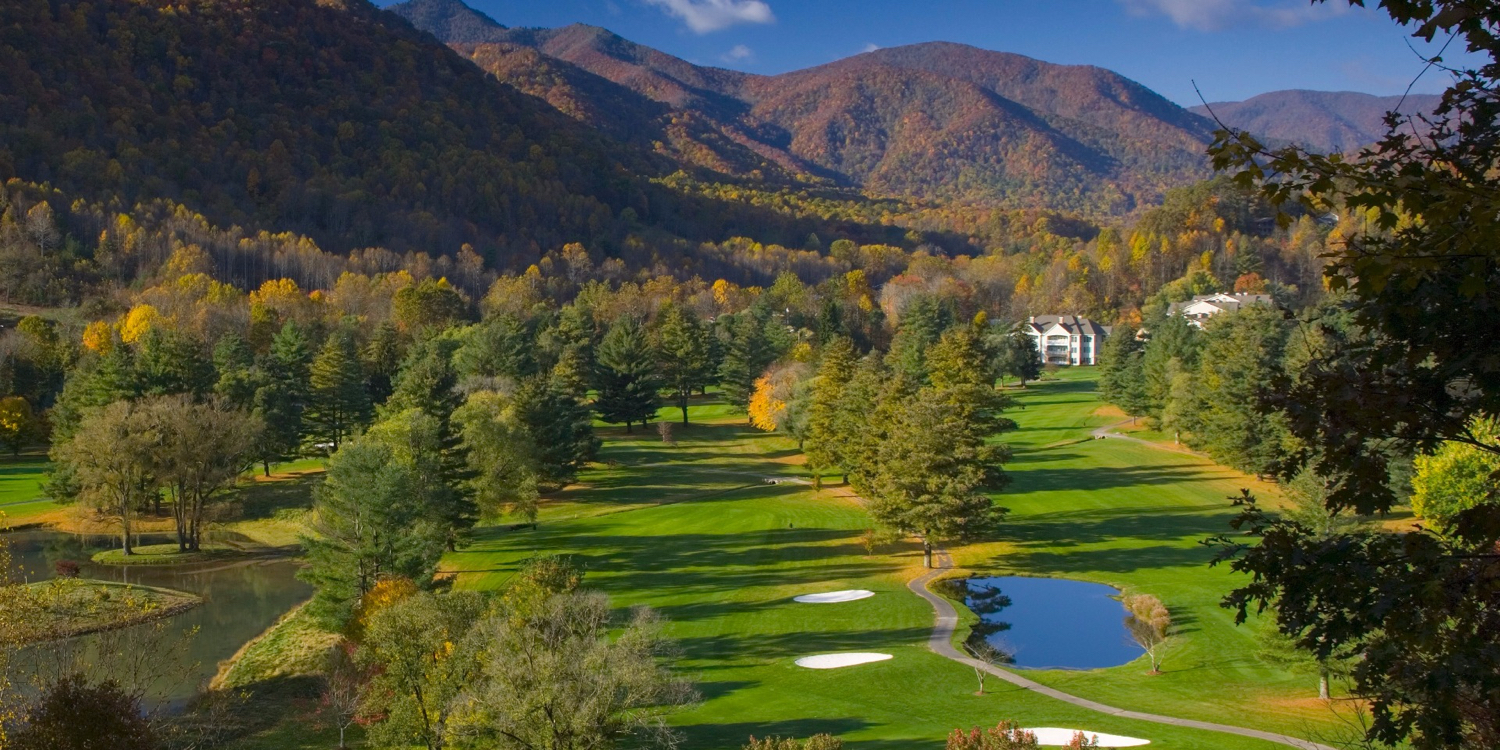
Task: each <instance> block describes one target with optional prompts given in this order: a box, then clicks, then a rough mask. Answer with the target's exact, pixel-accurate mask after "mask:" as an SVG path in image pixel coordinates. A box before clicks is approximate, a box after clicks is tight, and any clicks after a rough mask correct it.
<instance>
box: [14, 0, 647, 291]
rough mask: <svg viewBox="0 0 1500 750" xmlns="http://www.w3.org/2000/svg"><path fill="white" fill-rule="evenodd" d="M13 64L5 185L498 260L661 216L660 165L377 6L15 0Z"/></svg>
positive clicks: (328, 240)
mask: <svg viewBox="0 0 1500 750" xmlns="http://www.w3.org/2000/svg"><path fill="white" fill-rule="evenodd" d="M448 20H449V21H450V22H449V23H447V24H446V26H444V28H447V29H450V30H460V31H461V30H463V29H464V28H466V26H465V24H464V23H462V22H461V19H448ZM0 68H3V69H4V70H5V71H6V75H4V76H0V179H8V178H12V177H14V178H20V179H22V180H27V181H32V182H38V183H48V184H50V185H52V186H53V187H54V188H57V189H59V190H61V191H63V193H64V194H66V195H69V196H73V197H75V198H81V199H87V200H93V201H99V202H102V203H106V204H117V205H120V206H122V207H123V208H128V207H130V206H132V205H134V204H137V203H145V202H151V201H155V200H168V201H173V202H175V203H178V204H181V205H184V206H187V207H188V208H189V209H190V210H192V211H194V212H199V213H201V214H202V215H203V216H204V217H205V219H206V220H207V221H208V222H210V223H213V224H216V225H218V226H223V227H229V226H231V225H238V226H241V227H247V228H250V229H252V230H265V231H267V232H285V231H294V232H299V233H302V234H305V235H307V236H309V237H312V238H313V239H315V240H316V241H317V242H318V243H319V244H320V245H322V246H323V247H324V248H326V249H329V250H334V251H346V250H351V249H357V248H363V247H370V246H375V245H381V246H385V247H387V248H389V249H392V250H396V251H399V252H405V251H411V250H426V251H429V252H440V253H452V252H456V251H457V250H458V248H459V246H460V245H461V244H463V243H472V244H473V245H475V246H476V247H477V248H478V249H479V250H480V252H482V253H485V254H486V255H489V256H491V257H492V258H493V259H494V260H495V261H496V263H497V264H499V265H505V263H506V262H508V259H510V258H513V257H514V256H515V255H516V254H517V253H532V254H533V255H534V254H535V250H536V248H549V247H557V246H560V244H562V243H565V242H575V241H593V240H597V239H599V238H608V237H611V236H620V235H623V233H624V231H625V230H624V229H623V227H624V226H625V225H626V224H628V222H624V221H621V220H620V219H619V218H618V217H619V216H620V213H621V212H622V211H624V210H625V209H626V208H632V209H634V210H635V211H636V212H637V214H638V215H639V216H640V217H641V218H642V219H647V218H648V217H649V216H650V209H655V208H657V207H658V204H656V203H653V201H651V200H650V199H649V198H648V193H647V192H645V189H644V188H643V187H642V185H643V184H644V176H649V174H650V173H652V172H653V171H654V170H655V169H656V166H657V165H655V164H654V161H655V160H656V158H655V157H651V156H650V155H649V154H647V153H645V152H644V151H643V150H640V149H631V148H623V147H621V146H620V145H619V144H617V143H613V142H611V141H609V140H608V139H606V138H604V137H602V136H601V135H600V134H599V133H598V132H597V131H595V130H593V129H591V128H587V127H584V126H581V125H579V124H578V123H577V122H575V121H574V120H572V119H570V118H568V117H564V116H562V115H561V114H559V113H558V112H557V111H556V110H555V109H554V108H552V107H550V106H548V105H547V104H546V103H544V102H540V101H537V100H536V99H534V98H532V97H530V96H526V95H524V94H522V93H520V92H517V91H516V90H515V89H514V88H512V87H510V86H506V85H503V84H501V83H498V82H497V81H495V80H494V79H493V78H492V77H490V76H487V75H485V74H484V73H483V72H482V71H480V70H478V69H476V68H475V67H474V66H473V65H472V64H470V63H469V61H468V60H466V59H464V58H462V57H460V56H459V55H458V54H456V53H455V52H453V51H452V50H451V49H449V48H447V47H446V46H444V45H441V44H439V43H437V42H436V41H435V40H433V38H432V37H431V36H429V35H427V34H424V33H420V32H417V31H415V30H414V29H412V28H411V27H410V26H409V25H407V24H406V23H404V22H401V21H400V20H399V19H395V18H394V17H392V16H390V15H389V14H386V13H384V12H382V11H380V10H378V9H376V8H375V7H374V6H372V5H370V4H368V3H367V2H364V0H7V2H5V3H3V4H0ZM662 166H666V165H662ZM648 187H649V186H648ZM97 234H98V230H97V229H95V230H94V231H93V235H94V236H97Z"/></svg>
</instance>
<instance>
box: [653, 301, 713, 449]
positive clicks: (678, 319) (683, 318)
mask: <svg viewBox="0 0 1500 750" xmlns="http://www.w3.org/2000/svg"><path fill="white" fill-rule="evenodd" d="M656 349H657V356H658V358H659V361H660V368H661V369H660V371H661V374H662V381H663V382H664V383H665V384H666V386H667V389H668V390H670V391H672V394H673V395H674V396H675V397H676V398H677V407H678V408H679V409H681V410H682V423H683V424H687V423H688V397H689V396H691V395H693V392H694V391H696V390H698V389H699V388H700V387H703V386H705V385H707V384H708V381H709V379H710V375H711V374H712V373H713V370H714V363H713V361H712V359H711V358H710V354H711V352H710V351H709V345H708V332H707V331H706V330H705V329H704V328H703V324H702V323H701V322H699V321H698V319H697V318H694V317H693V316H692V315H691V314H689V313H688V312H687V311H686V310H684V309H683V308H682V307H680V306H678V305H673V304H669V305H667V306H666V307H664V308H663V309H662V312H661V319H660V320H659V321H658V323H657V328H656Z"/></svg>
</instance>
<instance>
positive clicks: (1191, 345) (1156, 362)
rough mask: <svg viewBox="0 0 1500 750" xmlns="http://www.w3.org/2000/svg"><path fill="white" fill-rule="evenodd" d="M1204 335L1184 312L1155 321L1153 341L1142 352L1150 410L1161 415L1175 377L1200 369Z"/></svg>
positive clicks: (1144, 382) (1144, 386)
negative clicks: (1200, 352)
mask: <svg viewBox="0 0 1500 750" xmlns="http://www.w3.org/2000/svg"><path fill="white" fill-rule="evenodd" d="M1201 337H1202V331H1200V330H1199V328H1198V327H1197V326H1195V325H1193V324H1192V323H1191V322H1189V321H1188V319H1187V318H1185V317H1183V316H1181V315H1167V316H1165V317H1164V318H1163V319H1162V320H1160V321H1159V322H1154V323H1152V325H1151V341H1150V343H1148V344H1147V345H1146V348H1145V351H1144V352H1143V353H1142V354H1141V378H1142V386H1143V389H1144V394H1145V399H1146V411H1147V412H1148V413H1150V414H1152V415H1154V416H1156V417H1158V418H1160V417H1162V416H1163V410H1164V409H1165V408H1166V406H1167V399H1168V398H1169V397H1170V396H1171V391H1172V379H1173V377H1174V376H1175V375H1177V374H1178V373H1181V372H1184V371H1191V370H1195V369H1197V367H1198V348H1199V346H1200V344H1201ZM1174 362H1175V363H1176V365H1175V366H1174V365H1173V363H1174Z"/></svg>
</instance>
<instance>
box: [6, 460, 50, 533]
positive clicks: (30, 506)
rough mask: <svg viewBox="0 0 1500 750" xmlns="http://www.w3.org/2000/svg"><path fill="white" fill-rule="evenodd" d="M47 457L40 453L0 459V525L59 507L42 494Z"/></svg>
mask: <svg viewBox="0 0 1500 750" xmlns="http://www.w3.org/2000/svg"><path fill="white" fill-rule="evenodd" d="M47 466H48V463H47V460H46V459H45V458H43V457H41V456H21V457H19V458H12V457H9V456H6V457H5V458H3V459H0V514H4V520H3V521H0V527H3V526H15V525H18V524H25V523H28V522H29V521H30V520H31V519H33V518H35V517H36V516H39V515H42V514H43V513H47V512H50V511H54V510H57V509H58V508H59V507H60V506H58V505H57V504H56V503H54V502H52V501H51V500H48V499H46V498H45V497H44V496H43V495H42V482H43V481H44V480H45V479H46V477H47Z"/></svg>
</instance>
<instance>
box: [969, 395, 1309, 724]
mask: <svg viewBox="0 0 1500 750" xmlns="http://www.w3.org/2000/svg"><path fill="white" fill-rule="evenodd" d="M1080 375H1086V373H1077V374H1075V375H1074V376H1073V377H1072V378H1068V379H1064V380H1063V381H1062V382H1057V383H1049V384H1045V385H1042V386H1040V387H1037V388H1035V389H1034V390H1035V392H1034V393H1032V394H1027V395H1026V396H1023V401H1024V403H1026V404H1027V408H1026V410H1025V411H1018V412H1016V413H1015V416H1016V419H1017V420H1018V421H1019V422H1020V423H1021V425H1022V429H1021V430H1020V432H1019V433H1016V434H1012V435H1009V436H1007V440H1008V442H1011V443H1012V444H1013V445H1014V446H1016V449H1017V450H1016V456H1015V459H1014V460H1013V462H1012V463H1011V464H1010V465H1009V466H1008V467H1007V470H1008V471H1009V472H1010V473H1011V475H1012V477H1013V478H1014V482H1013V484H1012V485H1011V486H1010V487H1009V488H1008V489H1007V491H1006V492H1005V493H1004V494H1003V495H1000V496H997V500H998V501H999V502H1001V503H1002V504H1004V505H1006V506H1007V507H1009V508H1010V509H1011V511H1012V512H1011V514H1010V516H1009V517H1008V518H1007V520H1006V524H1005V529H1004V531H1003V532H1002V541H1000V542H997V543H994V544H989V545H976V546H974V547H971V548H967V549H961V550H956V551H955V557H956V558H957V562H958V564H959V565H961V566H964V567H966V568H968V569H971V570H975V571H978V572H982V573H986V574H989V573H996V574H1008V575H1017V574H1019V575H1042V576H1047V575H1055V576H1065V577H1069V578H1077V579H1083V580H1089V581H1097V582H1101V583H1107V584H1110V585H1113V586H1116V587H1117V588H1121V589H1123V590H1125V592H1126V593H1148V594H1153V595H1155V596H1157V597H1159V598H1160V599H1161V600H1162V601H1163V602H1164V603H1165V604H1166V605H1167V606H1168V608H1169V609H1171V610H1172V612H1173V615H1174V621H1175V622H1176V624H1177V628H1178V633H1179V635H1178V637H1177V638H1176V639H1175V641H1174V643H1172V644H1171V645H1170V646H1169V647H1168V649H1167V652H1166V653H1167V656H1166V662H1165V664H1164V666H1163V669H1164V671H1165V674H1162V675H1157V676H1151V675H1147V674H1145V672H1146V665H1145V663H1144V660H1138V661H1136V662H1134V663H1132V664H1129V665H1126V666H1122V667H1117V668H1113V669H1105V670H1095V671H1086V672H1070V671H1047V672H1027V673H1026V674H1027V676H1029V677H1032V678H1033V679H1036V680H1038V681H1039V682H1043V683H1045V684H1048V685H1051V686H1053V687H1056V688H1058V689H1061V690H1064V691H1067V692H1070V693H1073V694H1075V695H1079V696H1081V697H1085V698H1089V699H1093V700H1098V701H1100V702H1103V703H1108V704H1110V705H1115V706H1122V707H1129V708H1132V709H1136V710H1142V711H1149V712H1153V713H1161V714H1167V715H1171V716H1180V717H1185V718H1194V719H1201V720H1206V721H1220V722H1226V723H1240V724H1247V725H1253V726H1255V728H1258V729H1267V730H1272V731H1280V732H1285V733H1287V734H1292V735H1297V736H1303V737H1316V738H1321V739H1325V740H1326V739H1329V738H1330V737H1329V735H1330V734H1331V733H1333V732H1335V730H1336V729H1337V727H1336V725H1335V717H1334V715H1333V713H1332V710H1331V709H1330V708H1329V706H1328V705H1327V704H1325V703H1323V702H1322V701H1319V700H1317V685H1316V679H1315V678H1312V677H1310V676H1307V675H1296V674H1288V673H1286V672H1284V671H1282V670H1279V669H1276V668H1273V667H1270V666H1268V665H1266V664H1264V663H1263V662H1262V661H1261V660H1260V659H1259V658H1258V655H1257V643H1256V639H1255V636H1254V633H1255V631H1256V629H1257V628H1259V627H1263V626H1264V623H1260V622H1252V623H1250V624H1247V625H1245V626H1240V627H1236V626H1235V625H1234V622H1233V616H1232V613H1231V612H1229V611H1228V610H1224V609H1222V608H1221V607H1219V601H1220V599H1221V598H1222V597H1223V595H1224V594H1225V593H1226V592H1228V591H1229V590H1230V589H1231V588H1233V587H1234V586H1236V585H1239V584H1240V583H1242V582H1243V581H1244V580H1245V579H1242V578H1236V577H1235V576H1234V575H1233V574H1232V573H1230V572H1229V571H1228V570H1227V569H1226V568H1209V567H1208V563H1209V560H1210V559H1211V558H1212V552H1211V551H1210V550H1209V549H1207V548H1205V547H1203V546H1202V545H1200V544H1199V542H1200V541H1201V540H1203V539H1205V538H1207V537H1210V536H1214V535H1217V534H1222V533H1228V532H1229V526H1228V520H1229V519H1230V518H1231V517H1232V516H1233V510H1232V509H1231V507H1230V504H1229V499H1228V498H1229V497H1230V496H1232V495H1237V494H1239V490H1240V488H1241V487H1252V488H1254V489H1255V490H1256V492H1257V493H1258V494H1260V495H1261V497H1262V498H1263V499H1267V500H1270V501H1272V504H1273V505H1274V501H1275V500H1276V499H1277V498H1278V495H1277V493H1276V490H1275V488H1274V487H1272V486H1269V485H1265V484H1263V483H1257V482H1255V481H1254V480H1253V479H1252V478H1250V477H1246V476H1244V475H1241V474H1239V473H1237V472H1233V471H1230V470H1228V469H1225V468H1223V467H1220V466H1217V465H1215V464H1212V463H1210V462H1208V461H1206V460H1204V459H1201V458H1198V457H1196V456H1192V455H1187V454H1181V453H1173V452H1169V451H1165V450H1161V449H1159V448H1153V447H1150V446H1145V445H1141V444H1139V443H1135V442H1132V441H1128V440H1123V439H1119V438H1112V439H1105V440H1094V439H1092V438H1091V433H1092V431H1093V430H1094V428H1096V427H1098V426H1101V425H1104V424H1109V423H1111V422H1113V421H1116V419H1114V418H1108V417H1102V416H1099V415H1098V414H1097V412H1098V410H1099V408H1100V406H1101V404H1100V402H1099V401H1098V398H1097V396H1096V394H1095V392H1094V385H1095V384H1094V383H1093V381H1092V380H1091V379H1087V378H1086V377H1085V378H1083V379H1079V376H1080ZM1236 716H1238V717H1243V718H1238V719H1236V718H1234V717H1236Z"/></svg>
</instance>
